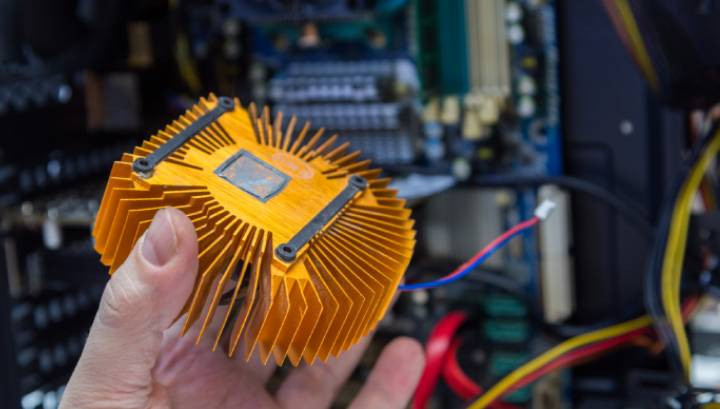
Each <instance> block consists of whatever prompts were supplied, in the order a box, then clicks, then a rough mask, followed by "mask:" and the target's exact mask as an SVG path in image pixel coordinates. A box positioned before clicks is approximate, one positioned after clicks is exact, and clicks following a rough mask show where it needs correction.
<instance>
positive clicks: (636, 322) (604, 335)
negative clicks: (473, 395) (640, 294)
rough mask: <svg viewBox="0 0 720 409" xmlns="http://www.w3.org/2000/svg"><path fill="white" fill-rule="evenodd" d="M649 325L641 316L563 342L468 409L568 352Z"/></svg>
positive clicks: (479, 407)
mask: <svg viewBox="0 0 720 409" xmlns="http://www.w3.org/2000/svg"><path fill="white" fill-rule="evenodd" d="M651 323H652V320H651V319H650V317H649V316H647V315H643V316H642V317H639V318H635V319H633V320H630V321H625V322H623V323H620V324H615V325H612V326H609V327H606V328H602V329H599V330H595V331H591V332H588V333H587V334H583V335H578V336H576V337H573V338H570V339H568V340H566V341H564V342H561V343H560V344H558V345H556V346H554V347H552V348H550V349H549V350H547V351H545V352H544V353H542V354H541V355H539V356H538V357H536V358H533V359H532V360H530V361H528V362H527V363H525V364H524V365H522V366H521V367H519V368H517V369H515V370H514V371H512V372H510V373H509V374H508V375H506V376H505V377H504V378H503V379H501V380H500V381H499V382H498V383H496V384H495V385H494V386H493V387H492V388H490V389H488V391H487V392H485V393H484V394H483V395H482V396H480V398H478V399H477V400H476V401H475V402H473V403H472V404H470V406H468V409H483V408H486V407H487V406H488V405H489V404H491V403H492V402H494V401H495V400H496V399H498V398H500V397H501V396H503V395H504V394H505V393H506V392H507V391H508V390H509V389H510V388H512V386H513V385H515V384H516V383H517V382H519V381H520V380H522V379H523V378H525V377H526V376H528V375H530V374H531V373H533V372H535V371H536V370H538V369H539V368H541V367H543V366H544V365H546V364H547V363H549V362H551V361H552V360H554V359H556V358H558V357H560V356H562V355H564V354H566V353H567V352H569V351H572V350H574V349H577V348H580V347H583V346H585V345H588V344H592V343H595V342H598V341H602V340H605V339H608V338H612V337H615V336H618V335H621V334H626V333H628V332H630V331H634V330H636V329H640V328H643V327H647V326H649V325H650V324H651Z"/></svg>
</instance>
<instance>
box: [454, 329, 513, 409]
mask: <svg viewBox="0 0 720 409" xmlns="http://www.w3.org/2000/svg"><path fill="white" fill-rule="evenodd" d="M460 343H461V339H460V338H457V337H456V338H455V339H453V342H452V344H451V345H450V350H449V351H448V354H447V359H446V360H445V366H443V379H444V380H445V383H447V385H448V386H449V387H450V389H452V391H453V392H455V394H456V395H458V396H459V397H460V398H461V399H465V400H467V399H471V398H473V397H475V396H477V395H479V394H481V393H482V392H483V389H482V387H481V386H480V385H478V384H476V383H475V382H474V381H473V380H472V379H470V377H468V376H467V375H466V374H465V372H464V371H463V369H462V367H460V364H459V363H458V359H457V351H458V348H460ZM490 408H492V409H519V408H518V407H517V406H515V405H512V404H510V403H505V402H499V401H495V402H493V403H492V404H490Z"/></svg>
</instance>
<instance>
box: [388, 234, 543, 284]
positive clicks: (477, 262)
mask: <svg viewBox="0 0 720 409" xmlns="http://www.w3.org/2000/svg"><path fill="white" fill-rule="evenodd" d="M530 227H532V226H528V227H526V228H524V229H521V230H518V231H516V232H515V233H513V234H511V235H509V236H507V237H506V238H505V239H504V240H503V241H501V242H499V243H498V244H496V245H495V246H494V247H491V248H490V249H489V250H488V251H487V252H486V253H485V254H483V255H482V257H480V258H479V259H477V260H475V262H473V263H472V264H470V265H469V266H467V267H466V268H465V269H464V270H462V271H461V272H460V273H458V274H457V275H454V276H452V277H444V278H440V279H437V280H434V281H428V282H425V283H415V284H405V285H400V286H398V289H399V290H400V291H412V290H422V289H426V288H434V287H439V286H441V285H445V284H449V283H452V282H453V281H457V280H459V279H461V278H463V277H465V276H466V275H468V274H470V272H471V271H472V270H474V269H475V268H476V267H477V266H479V265H480V264H482V263H484V262H485V261H486V260H487V259H489V258H490V257H492V255H493V254H495V252H497V251H498V250H500V249H502V248H503V247H505V245H506V244H507V243H508V242H509V241H510V240H512V239H514V238H515V237H517V236H519V235H521V234H523V233H525V231H526V230H527V229H529V228H530Z"/></svg>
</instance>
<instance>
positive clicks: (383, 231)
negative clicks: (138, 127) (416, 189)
mask: <svg viewBox="0 0 720 409" xmlns="http://www.w3.org/2000/svg"><path fill="white" fill-rule="evenodd" d="M309 129H310V126H309V124H304V125H301V124H298V123H297V120H296V119H295V118H294V117H293V118H290V119H289V120H286V121H283V117H282V114H278V115H277V116H276V117H275V118H274V119H271V118H270V115H269V113H268V110H267V109H265V110H263V111H262V113H258V112H257V111H256V109H255V106H254V105H250V107H249V112H248V111H246V110H245V109H243V108H242V107H241V106H240V102H239V101H238V100H237V99H234V100H233V99H230V98H225V97H221V98H216V97H215V96H214V95H210V96H209V97H208V98H207V99H205V98H202V99H201V100H200V101H199V102H198V103H197V104H196V105H194V106H193V107H192V108H191V109H189V110H188V111H187V112H185V114H184V115H182V116H181V117H180V118H178V119H177V120H175V121H173V122H172V123H171V124H169V125H167V126H166V127H165V128H164V129H163V130H161V131H158V132H157V133H156V134H155V135H153V136H152V137H150V139H148V140H146V141H145V142H143V143H142V145H141V146H138V147H136V148H135V150H134V151H133V152H132V153H128V154H125V155H123V157H122V159H121V160H120V161H118V162H115V164H114V165H113V167H112V171H111V173H110V178H109V180H108V184H107V188H106V190H105V193H104V195H103V199H102V204H101V206H100V209H99V212H98V215H97V221H96V223H95V228H94V231H93V236H94V238H95V249H96V250H97V251H98V252H99V253H100V254H101V256H102V257H101V260H102V262H103V263H104V264H106V265H108V266H109V267H110V272H111V273H112V272H113V271H115V270H116V269H117V268H118V266H119V265H120V264H121V263H122V262H123V261H124V260H125V259H126V257H127V256H128V254H129V253H130V250H131V249H132V247H133V245H134V244H135V242H136V241H137V239H138V238H139V237H140V236H141V235H142V234H143V232H144V231H145V229H147V227H148V225H149V224H150V221H151V219H152V217H153V215H154V214H155V212H156V211H157V210H158V209H160V208H163V207H165V206H173V207H175V208H177V209H179V210H181V211H183V212H184V213H185V214H186V215H188V217H189V218H190V220H191V221H192V222H193V224H194V226H195V229H196V232H197V237H198V246H199V256H198V259H199V271H198V274H197V277H196V279H195V286H194V289H193V291H192V294H191V296H190V298H189V299H188V300H187V302H186V303H185V306H184V308H183V314H182V315H181V316H180V318H179V319H181V320H183V321H184V325H183V334H185V333H186V332H187V330H188V329H190V328H191V327H193V326H199V329H200V331H199V335H198V338H197V339H198V341H199V340H200V339H201V337H203V336H204V337H211V340H212V341H213V343H214V347H213V348H217V347H218V346H222V347H223V348H224V349H225V350H226V351H227V352H228V354H229V355H230V356H233V355H235V354H237V353H240V354H242V355H243V356H244V357H245V359H248V358H249V357H250V356H251V355H252V353H253V351H255V350H257V351H258V353H259V354H260V357H261V359H262V360H263V362H266V361H267V360H268V359H269V357H270V356H271V355H272V357H273V358H274V360H275V361H276V362H277V363H282V362H283V361H284V360H285V358H286V357H287V358H289V360H290V362H291V363H292V364H293V365H298V364H299V363H300V361H301V359H304V360H305V361H306V362H308V363H312V362H313V361H314V360H315V359H316V358H320V359H321V360H325V359H327V358H328V357H329V356H331V355H337V354H339V353H340V352H342V351H344V350H346V349H348V348H349V347H350V346H351V345H353V344H354V343H356V342H357V341H358V340H359V339H360V338H361V337H363V336H364V335H366V334H368V333H369V332H370V331H371V330H372V329H373V328H374V327H375V326H376V325H377V323H378V321H379V320H380V319H381V318H382V316H383V314H384V313H385V311H386V310H387V308H388V306H389V304H390V302H391V300H392V297H393V293H394V292H395V288H396V287H397V285H398V283H399V282H400V279H401V277H402V275H403V273H404V271H405V269H406V267H407V265H408V262H409V260H410V257H411V255H412V252H413V248H414V245H415V231H414V230H413V221H412V220H411V219H410V210H409V209H406V208H405V202H404V201H403V200H401V199H398V198H397V197H396V192H395V191H394V190H392V189H388V184H389V182H390V180H389V179H387V178H380V169H372V168H369V166H370V161H367V160H360V159H359V156H360V152H358V151H355V152H350V151H348V144H347V143H346V144H341V145H338V146H336V145H335V141H336V139H337V137H336V135H332V136H329V137H325V136H324V135H323V131H322V130H320V131H317V132H315V133H314V134H310V133H309ZM221 311H222V312H221ZM213 320H216V323H218V325H212V326H211V325H209V324H210V323H211V322H212V321H213ZM210 328H218V329H217V330H216V331H215V330H213V331H211V330H210ZM241 340H244V342H242V343H241V342H240V341H241ZM240 345H243V346H244V348H243V350H241V351H238V348H239V346H240Z"/></svg>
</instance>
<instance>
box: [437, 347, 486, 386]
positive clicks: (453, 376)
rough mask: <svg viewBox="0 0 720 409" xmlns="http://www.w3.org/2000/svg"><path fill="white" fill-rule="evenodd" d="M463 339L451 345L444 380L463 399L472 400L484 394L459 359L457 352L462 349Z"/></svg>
mask: <svg viewBox="0 0 720 409" xmlns="http://www.w3.org/2000/svg"><path fill="white" fill-rule="evenodd" d="M460 344H461V339H460V338H455V339H453V342H452V345H450V351H449V352H448V356H447V360H446V361H445V366H444V367H443V379H444V380H445V383H447V384H448V386H449V387H450V389H452V391H453V392H455V394H456V395H457V396H459V397H460V398H462V399H470V398H472V397H474V396H477V395H479V394H481V393H482V392H483V389H482V387H480V385H478V384H477V383H475V381H473V380H472V379H470V377H469V376H467V375H466V374H465V371H463V369H462V367H460V363H459V362H458V359H457V351H458V348H460Z"/></svg>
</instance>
